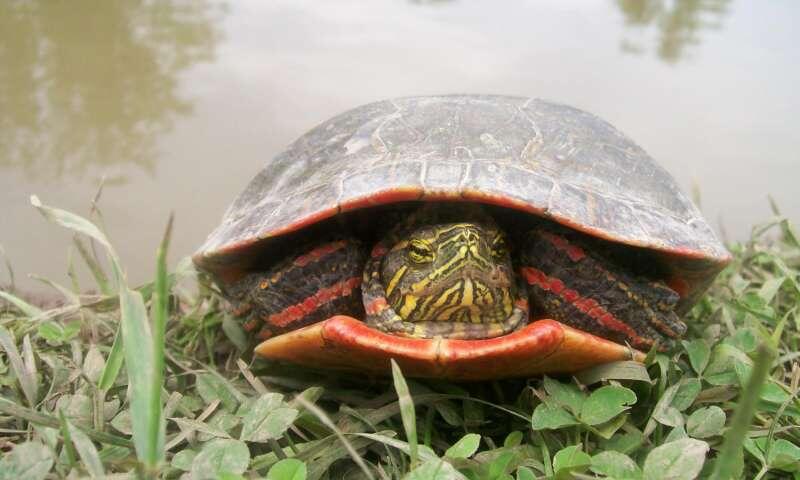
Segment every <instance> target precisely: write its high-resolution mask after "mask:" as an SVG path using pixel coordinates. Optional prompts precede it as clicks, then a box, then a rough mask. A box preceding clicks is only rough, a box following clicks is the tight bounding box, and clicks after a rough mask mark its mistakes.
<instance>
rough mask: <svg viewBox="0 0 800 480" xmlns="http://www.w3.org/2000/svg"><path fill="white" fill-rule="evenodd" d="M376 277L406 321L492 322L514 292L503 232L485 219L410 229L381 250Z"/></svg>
mask: <svg viewBox="0 0 800 480" xmlns="http://www.w3.org/2000/svg"><path fill="white" fill-rule="evenodd" d="M381 279H382V282H383V285H384V287H385V289H386V297H387V300H388V303H389V304H390V305H391V306H392V307H393V308H394V311H395V312H396V313H397V314H398V315H399V316H400V317H402V318H403V320H404V321H406V322H415V323H416V322H454V323H473V324H489V323H497V322H501V321H503V320H504V319H506V318H508V316H509V315H510V314H511V311H512V309H513V302H514V299H515V298H516V285H515V282H514V278H513V270H512V266H511V257H510V254H509V251H508V247H507V245H506V238H505V233H503V231H502V230H500V229H499V228H498V227H497V226H496V225H495V224H494V222H493V221H491V220H488V219H486V220H483V221H480V222H477V221H476V222H473V221H467V222H458V223H452V222H451V223H432V224H424V225H421V226H418V227H417V228H413V229H409V230H408V231H407V232H406V233H405V234H403V235H402V236H399V237H398V238H396V243H395V244H394V245H393V246H392V247H391V248H390V250H389V252H388V253H387V254H386V257H385V258H384V261H383V265H382V267H381Z"/></svg>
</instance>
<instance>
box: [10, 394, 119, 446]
mask: <svg viewBox="0 0 800 480" xmlns="http://www.w3.org/2000/svg"><path fill="white" fill-rule="evenodd" d="M0 413H4V414H6V415H10V416H12V417H18V418H21V419H23V420H25V421H28V422H31V423H33V424H36V425H41V426H44V427H50V428H59V427H60V426H61V424H60V422H59V421H58V419H57V418H55V417H52V416H50V415H45V414H43V413H39V412H37V411H35V410H32V409H30V408H25V407H23V406H21V405H17V404H16V403H14V402H12V401H11V400H8V399H7V398H3V397H0ZM78 428H80V429H81V430H82V431H83V432H84V433H85V434H86V435H88V436H89V438H91V439H92V440H95V441H97V442H103V443H108V444H109V445H117V446H120V447H130V446H131V442H130V440H128V439H127V438H123V437H118V436H117V435H112V434H110V433H105V432H98V431H96V430H91V429H84V428H82V427H80V426H79V427H78Z"/></svg>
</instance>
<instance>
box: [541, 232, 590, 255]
mask: <svg viewBox="0 0 800 480" xmlns="http://www.w3.org/2000/svg"><path fill="white" fill-rule="evenodd" d="M541 235H542V236H543V237H544V238H546V239H547V241H548V242H550V243H552V244H553V246H554V247H556V248H557V249H559V250H561V251H562V252H564V253H566V254H567V256H568V257H569V258H570V260H572V261H573V262H578V261H580V260H582V259H583V258H584V257H586V252H584V251H583V249H582V248H580V247H578V246H576V245H573V244H571V243H570V242H569V240H567V239H566V238H564V237H562V236H559V235H555V234H553V233H550V232H541Z"/></svg>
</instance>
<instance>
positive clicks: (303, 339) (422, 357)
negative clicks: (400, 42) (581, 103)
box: [194, 95, 730, 380]
mask: <svg viewBox="0 0 800 480" xmlns="http://www.w3.org/2000/svg"><path fill="white" fill-rule="evenodd" d="M729 259H730V257H729V254H728V252H727V251H726V250H725V248H724V247H723V246H722V245H721V244H720V242H719V241H718V240H717V238H716V236H715V234H714V232H713V231H712V229H711V228H710V227H709V226H708V224H707V223H706V222H705V221H704V220H703V218H702V217H701V215H700V213H699V212H698V210H697V209H696V208H695V207H694V206H693V205H692V203H691V202H690V201H689V200H688V199H687V197H686V196H685V195H684V194H683V193H682V192H681V191H680V190H679V188H678V186H677V185H676V183H675V181H674V180H673V179H672V177H670V175H669V174H668V173H667V172H666V171H665V170H664V169H662V168H661V167H660V166H659V165H657V164H656V163H655V162H654V161H653V160H652V159H651V158H650V157H649V156H648V155H647V154H646V153H645V152H644V151H643V150H642V149H641V148H640V147H638V146H637V145H636V144H634V143H633V142H632V141H631V140H629V139H628V138H626V137H625V136H624V135H622V134H621V133H620V132H618V131H617V130H616V129H615V128H614V127H612V126H611V125H609V124H608V123H606V122H605V121H603V120H601V119H599V118H597V117H595V116H593V115H591V114H588V113H586V112H583V111H581V110H578V109H575V108H572V107H569V106H565V105H560V104H556V103H551V102H547V101H543V100H538V99H525V98H517V97H507V96H483V95H458V96H436V97H414V98H403V99H397V100H387V101H382V102H377V103H372V104H368V105H364V106H361V107H358V108H356V109H354V110H350V111H348V112H345V113H343V114H341V115H338V116H336V117H334V118H332V119H330V120H328V121H326V122H325V123H323V124H321V125H320V126H318V127H316V128H314V129H313V130H311V131H310V132H308V133H307V134H305V135H303V136H302V137H300V138H299V139H298V140H297V141H296V142H294V143H293V144H292V145H291V146H290V147H289V148H288V149H287V150H286V151H285V152H283V153H281V154H279V155H278V156H277V157H275V158H274V159H273V160H271V161H270V162H269V163H267V165H266V166H265V167H264V169H263V170H262V171H261V172H260V173H259V174H258V175H257V176H256V177H255V178H254V179H253V180H252V181H251V182H250V184H249V185H248V186H247V188H246V189H245V190H244V192H242V193H241V194H240V195H239V197H238V198H237V199H236V200H235V201H234V203H233V204H232V205H231V206H230V207H229V209H228V211H227V212H226V213H225V215H224V218H223V221H222V224H221V225H220V226H219V227H218V228H217V229H216V230H214V232H212V233H211V235H210V236H209V237H208V239H207V240H206V242H205V244H204V245H203V246H202V247H201V248H200V250H199V251H198V252H197V253H196V254H195V256H194V261H195V263H196V264H197V266H198V267H199V268H200V269H202V270H204V271H207V272H209V273H210V274H211V275H212V277H213V278H214V279H215V281H216V282H217V283H218V285H219V286H220V288H221V291H222V292H223V293H224V295H225V296H226V297H227V298H228V299H229V300H230V302H231V304H232V307H233V311H234V313H236V314H237V315H239V316H241V317H242V318H243V320H244V328H245V329H246V330H247V331H249V332H251V333H252V334H253V335H254V336H255V337H258V338H259V339H262V340H264V341H263V342H262V343H261V344H260V345H258V346H257V347H256V352H257V353H259V354H261V355H263V356H265V357H268V358H272V359H281V360H288V361H291V362H295V363H300V364H306V365H312V366H320V367H329V368H338V369H353V370H358V371H364V372H385V371H387V369H388V366H389V359H390V358H395V359H396V360H397V361H398V362H399V363H400V365H401V367H402V368H403V370H404V372H405V373H406V374H408V375H412V376H428V377H446V378H453V379H468V380H477V379H487V378H501V377H510V376H527V375H532V374H536V373H542V372H573V371H576V370H579V369H582V368H585V367H587V366H590V365H593V364H597V363H602V362H608V361H614V360H620V359H629V358H641V355H642V354H641V353H640V352H639V351H638V350H635V349H634V348H638V349H648V348H650V347H652V346H654V345H656V346H659V347H661V348H664V347H665V346H666V347H668V346H669V345H670V343H671V341H672V339H674V338H677V337H680V336H681V335H682V334H683V333H684V330H685V325H684V324H683V323H682V322H681V321H680V320H679V316H680V315H682V314H684V313H685V312H686V311H687V310H688V309H689V308H690V307H691V306H692V305H693V304H694V303H695V302H696V301H697V299H698V298H699V296H700V295H701V294H702V293H703V292H704V291H705V290H706V288H707V287H708V285H709V284H710V282H711V281H712V280H713V278H714V277H715V276H716V274H717V273H718V272H719V271H720V270H721V269H722V268H723V267H724V266H725V264H726V263H727V262H728V261H729ZM625 344H627V345H625ZM632 347H634V348H632Z"/></svg>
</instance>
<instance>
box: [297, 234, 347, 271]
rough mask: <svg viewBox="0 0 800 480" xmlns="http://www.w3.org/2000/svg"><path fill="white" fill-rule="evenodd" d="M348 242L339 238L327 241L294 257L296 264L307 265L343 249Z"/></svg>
mask: <svg viewBox="0 0 800 480" xmlns="http://www.w3.org/2000/svg"><path fill="white" fill-rule="evenodd" d="M346 244H347V242H345V241H344V240H339V241H337V242H332V243H326V244H325V245H322V246H321V247H317V248H315V249H314V250H311V251H310V252H308V253H306V254H305V255H300V256H299V257H297V258H295V259H294V262H293V263H294V265H295V266H297V267H305V266H306V265H308V264H309V263H312V262H316V261H319V260H320V259H322V258H325V257H326V256H328V255H330V254H331V253H333V252H335V251H337V250H341V249H342V248H344V246H345V245H346Z"/></svg>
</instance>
